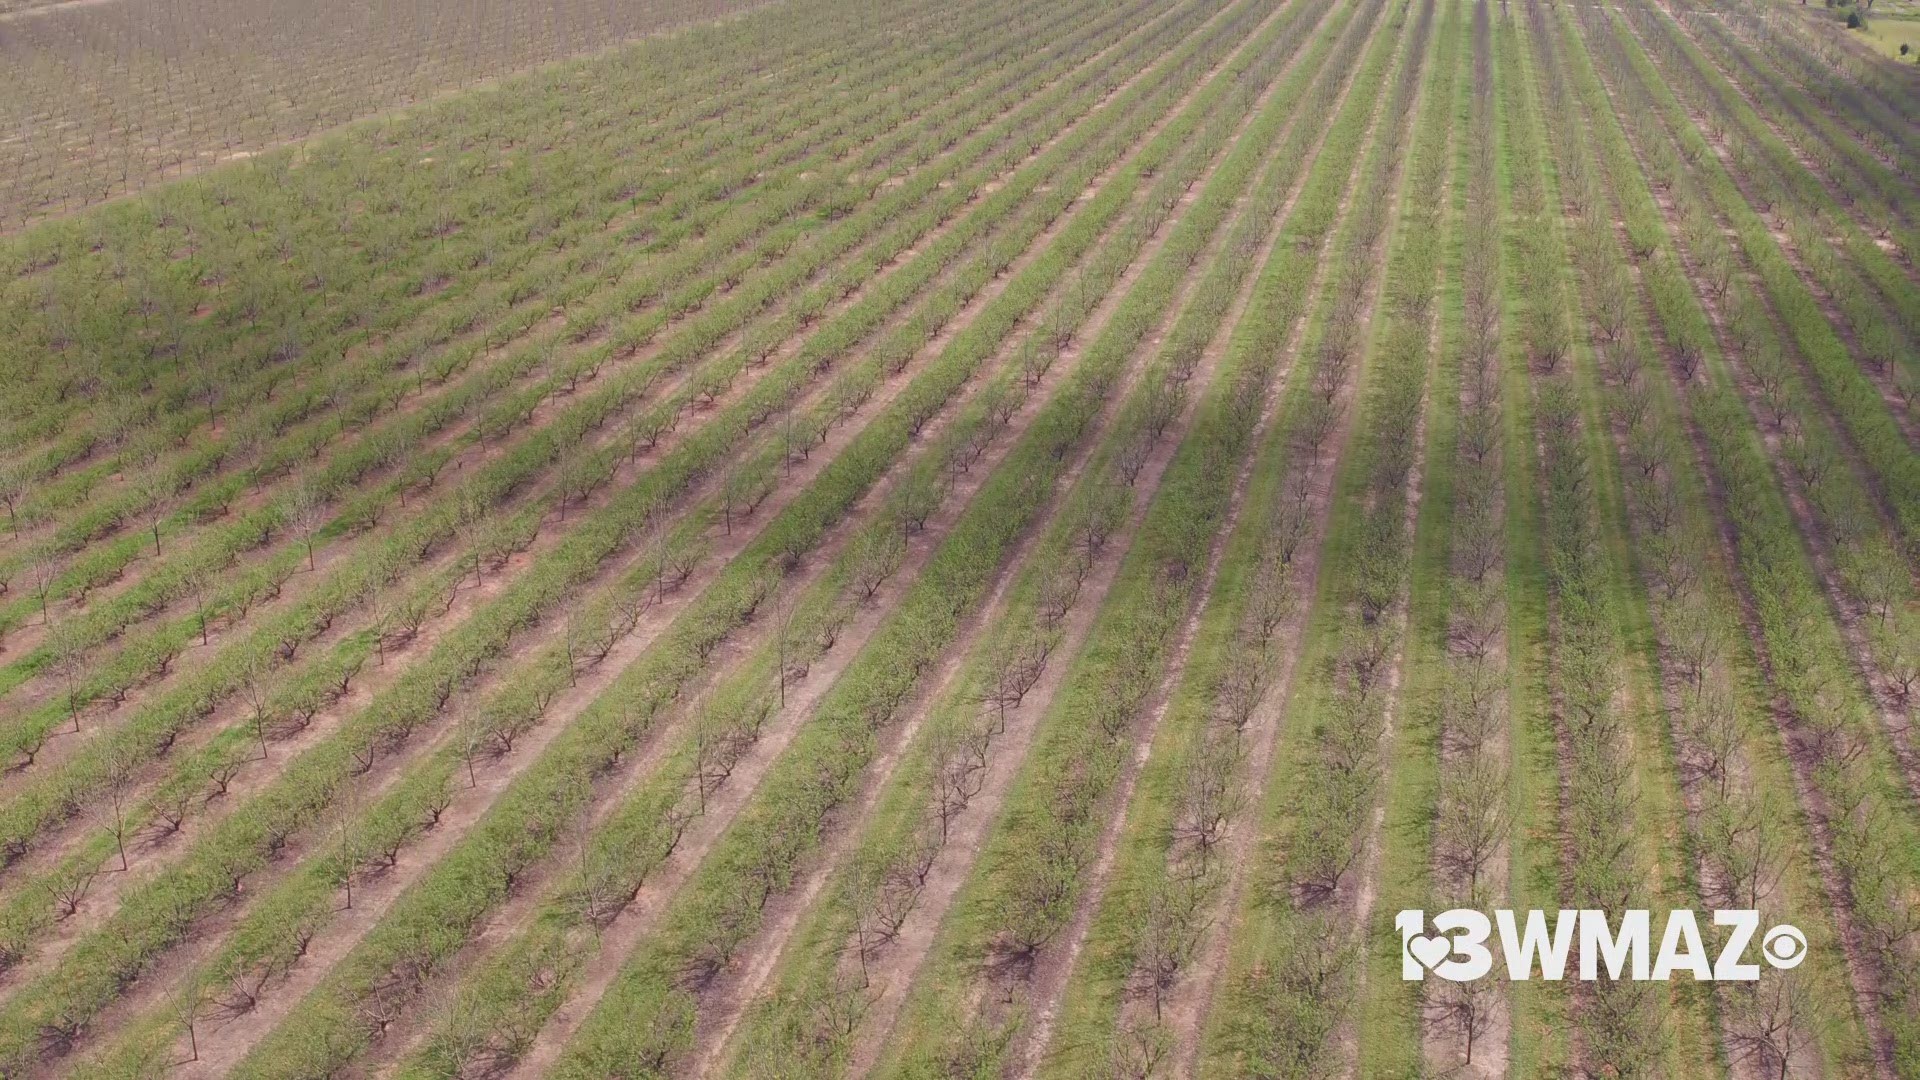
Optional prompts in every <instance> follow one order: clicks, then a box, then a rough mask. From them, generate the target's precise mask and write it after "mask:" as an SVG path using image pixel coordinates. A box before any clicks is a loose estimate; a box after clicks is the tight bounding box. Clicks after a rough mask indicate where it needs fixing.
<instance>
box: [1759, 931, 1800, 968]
mask: <svg viewBox="0 0 1920 1080" xmlns="http://www.w3.org/2000/svg"><path fill="white" fill-rule="evenodd" d="M1760 952H1761V953H1762V954H1763V955H1765V956H1766V958H1767V963H1769V964H1771V965H1773V966H1774V967H1776V968H1779V969H1780V970H1782V971H1785V970H1787V969H1789V968H1797V967H1799V966H1800V961H1802V960H1805V959H1806V958H1807V935H1805V934H1803V933H1801V932H1800V928H1799V927H1797V926H1788V925H1787V924H1785V923H1782V924H1780V925H1779V926H1776V927H1774V928H1773V929H1771V930H1769V931H1767V936H1766V938H1765V940H1763V941H1761V942H1760Z"/></svg>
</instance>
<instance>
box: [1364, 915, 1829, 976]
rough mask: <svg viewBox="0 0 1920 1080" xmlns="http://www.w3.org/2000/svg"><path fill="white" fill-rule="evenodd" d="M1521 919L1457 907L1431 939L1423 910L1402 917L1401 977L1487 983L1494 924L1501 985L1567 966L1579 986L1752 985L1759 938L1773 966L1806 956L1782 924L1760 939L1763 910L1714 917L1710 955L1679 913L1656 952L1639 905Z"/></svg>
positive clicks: (1436, 921)
mask: <svg viewBox="0 0 1920 1080" xmlns="http://www.w3.org/2000/svg"><path fill="white" fill-rule="evenodd" d="M1524 919H1525V923H1524V924H1522V923H1521V922H1520V921H1519V918H1517V917H1516V915H1515V913H1514V912H1512V911H1510V910H1506V909H1502V910H1499V911H1495V912H1494V913H1493V918H1492V919H1489V918H1487V916H1486V914H1485V913H1484V912H1479V911H1471V910H1468V909H1465V908H1454V909H1453V910H1451V911H1443V912H1441V913H1440V914H1438V915H1435V916H1434V917H1433V924H1432V931H1431V932H1429V931H1428V924H1427V913H1426V912H1425V911H1422V910H1420V909H1419V908H1409V909H1407V910H1405V911H1402V912H1401V913H1400V914H1399V915H1397V916H1395V918H1394V920H1393V925H1394V926H1395V927H1396V928H1397V929H1398V930H1399V931H1400V977H1401V978H1403V979H1408V980H1416V981H1417V980H1420V979H1425V978H1426V977H1427V973H1428V972H1432V973H1433V974H1435V975H1438V976H1440V977H1441V978H1443V979H1449V980H1451V981H1453V982H1472V981H1473V980H1475V979H1479V978H1482V977H1484V976H1486V975H1487V974H1489V973H1491V972H1492V971H1493V967H1494V962H1495V960H1496V957H1495V956H1494V950H1493V948H1492V947H1490V946H1489V945H1488V943H1487V939H1488V938H1490V937H1492V936H1493V931H1494V928H1495V925H1496V924H1497V925H1498V927H1499V930H1500V941H1499V945H1498V947H1499V950H1500V953H1501V956H1500V957H1499V959H1502V960H1504V961H1505V963H1506V968H1507V978H1508V979H1511V980H1513V981H1515V982H1522V981H1525V980H1528V979H1533V978H1540V979H1543V980H1546V981H1549V982H1553V981H1558V980H1560V979H1563V978H1565V977H1566V973H1567V964H1568V962H1569V960H1574V961H1575V962H1576V963H1577V965H1578V969H1579V977H1580V978H1581V979H1585V980H1593V979H1597V978H1599V977H1600V972H1601V971H1602V970H1604V971H1605V972H1606V973H1607V977H1608V978H1610V979H1633V980H1636V981H1644V980H1648V979H1651V980H1654V981H1656V982H1664V981H1666V980H1668V979H1671V978H1673V976H1674V975H1675V974H1676V973H1683V974H1688V975H1692V976H1693V977H1694V978H1695V979H1696V980H1698V981H1701V982H1714V981H1728V982H1751V981H1753V980H1755V979H1758V978H1759V977H1760V965H1759V964H1757V963H1749V962H1748V961H1747V959H1746V953H1747V949H1748V947H1749V946H1751V945H1752V943H1753V940H1754V938H1755V937H1756V936H1759V937H1760V955H1761V957H1762V959H1764V960H1765V961H1766V963H1767V964H1768V965H1769V966H1771V967H1775V968H1780V969H1782V970H1784V969H1786V968H1793V967H1799V966H1800V962H1801V961H1802V960H1805V959H1806V958H1807V937H1806V935H1805V934H1802V933H1801V932H1800V930H1799V928H1798V927H1794V926H1790V925H1788V924H1786V923H1781V924H1780V925H1778V926H1774V927H1772V928H1770V929H1769V930H1768V931H1767V932H1766V933H1765V934H1764V935H1761V934H1759V930H1760V913H1759V912H1758V911H1755V910H1752V909H1750V908H1741V909H1732V910H1722V911H1715V912H1714V913H1713V925H1714V926H1717V927H1725V928H1726V940H1725V941H1724V942H1722V943H1721V945H1720V948H1719V951H1718V952H1717V953H1716V954H1714V955H1711V956H1710V955H1709V950H1708V948H1707V945H1706V942H1705V941H1704V939H1703V938H1702V937H1701V933H1700V922H1699V920H1698V919H1697V918H1695V916H1694V913H1693V912H1691V911H1688V910H1685V909H1675V910H1674V911H1672V912H1670V913H1669V914H1668V915H1667V925H1666V927H1665V928H1664V929H1663V930H1662V932H1661V934H1660V942H1659V947H1658V949H1657V950H1656V949H1655V948H1654V943H1653V915H1652V913H1651V912H1649V911H1647V910H1645V909H1642V908H1635V909H1633V910H1631V911H1628V912H1626V913H1625V914H1624V915H1622V916H1621V918H1620V921H1619V923H1618V925H1617V926H1616V925H1615V924H1614V923H1612V922H1610V921H1609V920H1608V918H1607V913H1606V912H1604V911H1599V910H1596V909H1592V908H1585V909H1580V910H1565V911H1559V912H1556V913H1555V915H1554V923H1553V928H1552V930H1551V932H1549V930H1548V928H1547V913H1546V912H1544V911H1529V912H1526V913H1524ZM1576 945H1577V946H1578V948H1577V949H1576ZM1576 958H1577V959H1576ZM1536 972H1537V974H1536Z"/></svg>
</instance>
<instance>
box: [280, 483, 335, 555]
mask: <svg viewBox="0 0 1920 1080" xmlns="http://www.w3.org/2000/svg"><path fill="white" fill-rule="evenodd" d="M286 523H287V533H288V534H289V535H291V536H292V537H293V538H294V539H296V540H298V541H300V542H301V543H302V544H304V545H305V546H306V549H307V569H308V570H312V569H313V568H314V561H313V541H314V538H315V537H316V536H318V535H319V533H320V528H321V526H323V525H325V524H326V523H327V505H326V502H325V501H324V500H323V499H321V498H320V495H319V493H318V492H316V491H315V490H314V489H313V488H312V487H311V486H310V485H308V484H305V483H302V484H301V485H300V486H299V487H297V488H295V489H294V490H293V494H292V495H289V496H288V497H287V508H286Z"/></svg>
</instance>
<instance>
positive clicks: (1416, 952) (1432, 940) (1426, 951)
mask: <svg viewBox="0 0 1920 1080" xmlns="http://www.w3.org/2000/svg"><path fill="white" fill-rule="evenodd" d="M1407 955H1408V956H1411V957H1413V958H1414V959H1415V960H1418V961H1419V962H1420V966H1421V967H1423V968H1426V969H1427V970H1428V971H1432V970H1433V969H1434V968H1436V967H1439V966H1440V963H1441V961H1443V960H1445V959H1446V958H1447V957H1449V956H1452V955H1453V939H1452V938H1450V937H1446V936H1444V935H1441V934H1435V935H1433V936H1432V937H1422V936H1418V935H1416V936H1414V937H1410V938H1408V939H1407Z"/></svg>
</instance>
